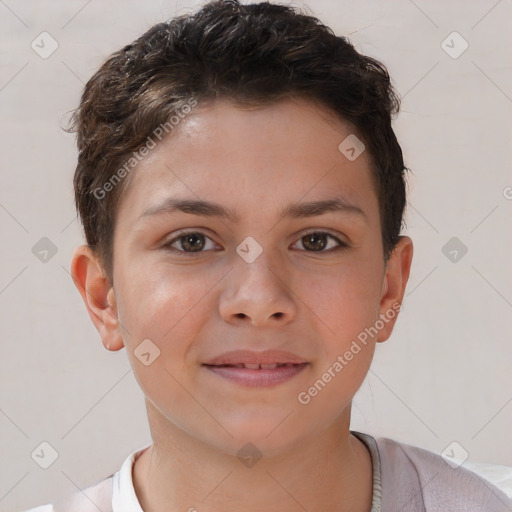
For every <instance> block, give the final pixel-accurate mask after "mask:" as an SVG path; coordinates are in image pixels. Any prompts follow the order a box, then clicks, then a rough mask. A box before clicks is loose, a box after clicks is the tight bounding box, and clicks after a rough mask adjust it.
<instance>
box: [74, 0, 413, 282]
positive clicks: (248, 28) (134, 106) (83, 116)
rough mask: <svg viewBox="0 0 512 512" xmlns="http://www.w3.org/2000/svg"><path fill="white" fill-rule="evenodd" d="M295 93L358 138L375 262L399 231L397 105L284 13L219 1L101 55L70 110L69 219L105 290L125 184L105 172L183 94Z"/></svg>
mask: <svg viewBox="0 0 512 512" xmlns="http://www.w3.org/2000/svg"><path fill="white" fill-rule="evenodd" d="M298 96H300V97H305V98H308V99H311V100H313V101H319V102H320V103H322V104H323V105H325V106H326V107H328V108H329V109H330V110H331V111H332V112H334V113H335V114H337V115H338V116H339V117H341V118H342V119H344V120H346V121H348V122H350V123H352V125H353V126H354V127H355V131H356V133H357V136H358V137H360V138H361V139H362V140H363V141H364V144H365V146H366V148H367V150H368V151H369V153H370V155H371V160H372V164H373V165H372V178H373V182H374V185H375V190H376V192H377V197H378V201H379V208H380V219H381V230H382V242H383V248H384V258H385V260H387V259H388V258H389V256H390V254H391V252H392V250H393V248H394V246H395V245H396V243H397V241H398V237H399V234H400V230H401V227H402V217H403V213H404V208H405V202H406V193H405V185H406V183H405V176H404V171H405V170H406V169H407V168H406V167H405V166H404V161H403V157H402V150H401V148H400V145H399V143H398V141H397V139H396V136H395V133H394V131H393V129H392V127H391V119H392V117H393V116H394V115H395V114H397V113H398V111H399V107H400V100H399V98H398V96H397V95H396V93H395V92H394V90H393V87H392V85H391V83H390V78H389V75H388V72H387V70H386V68H385V66H384V65H383V64H381V63H380V62H378V61H377V60H375V59H373V58H371V57H367V56H364V55H361V54H360V53H358V52H357V51H356V50H355V49H354V47H353V46H352V44H351V43H350V42H349V40H348V39H347V38H345V37H343V36H341V37H337V36H335V35H334V33H333V31H332V30H331V29H330V28H329V27H326V26H325V25H323V24H322V23H321V22H320V21H319V20H318V19H317V18H315V17H312V16H309V15H306V14H303V13H301V12H300V11H298V10H297V9H296V8H292V7H289V6H284V5H279V4H271V3H268V2H262V3H256V4H249V5H241V4H239V2H238V1H237V0H220V1H213V2H210V3H208V4H206V5H204V6H203V7H202V8H201V9H200V10H199V11H197V12H196V13H193V14H188V15H183V16H180V17H177V18H174V19H172V20H170V21H168V22H165V23H159V24H157V25H155V26H153V27H152V28H150V29H149V30H148V31H147V32H146V33H145V34H143V35H142V36H141V37H139V38H138V39H137V40H136V41H134V42H133V43H131V44H129V45H127V46H125V47H124V48H122V49H121V50H119V51H117V52H115V53H113V54H112V55H111V56H110V57H109V58H108V60H107V61H106V62H105V63H104V64H103V65H102V66H101V67H100V69H99V70H98V71H97V72H96V73H95V74H94V76H93V77H92V78H91V79H90V80H89V81H88V82H87V84H86V86H85V89H84V91H83V94H82V97H81V102H80V105H79V107H78V108H77V109H76V110H75V111H74V113H73V115H72V118H71V127H70V128H69V129H68V131H70V132H76V134H77V145H78V149H79V155H78V164H77V167H76V171H75V175H74V188H75V202H76V207H77V212H78V215H79V216H80V218H81V221H82V224H83V227H84V232H85V237H86V240H87V244H88V245H89V246H90V247H91V249H92V250H93V252H94V253H95V254H96V255H97V256H98V257H99V258H100V261H101V263H102V265H103V267H104V270H105V273H106V277H108V279H109V281H110V283H111V284H113V237H114V228H115V219H116V215H115V214H116V207H117V204H118V201H119V198H120V196H121V194H122V192H123V190H124V189H125V187H127V186H128V184H129V181H130V180H129V179H123V180H119V181H120V183H119V184H118V185H117V183H111V185H112V186H108V187H106V188H105V187H104V186H105V184H107V183H109V180H110V182H111V180H112V177H115V175H116V171H118V177H120V174H122V175H123V176H124V175H126V172H123V173H119V170H120V169H122V166H124V165H125V164H126V162H127V161H129V159H130V158H133V155H134V152H136V151H137V150H139V148H141V147H142V146H143V145H144V144H145V143H147V140H148V137H149V136H150V135H151V134H152V133H153V132H154V131H155V129H157V127H158V126H161V125H164V124H165V123H167V124H168V123H169V119H170V118H171V117H172V116H173V115H176V114H177V113H179V110H180V109H182V110H183V111H184V109H185V107H186V105H187V104H190V100H191V98H192V99H193V100H194V101H195V102H197V103H199V104H201V103H204V102H206V101H208V100H215V99H217V98H227V99H230V100H231V101H233V102H234V103H235V104H239V105H256V106H258V105H265V104H267V105H268V104H272V103H273V102H277V101H279V100H281V99H285V98H289V97H298ZM113 185H117V186H113ZM107 189H108V190H107ZM98 190H102V191H103V193H102V194H101V196H102V197H98V195H99V194H98ZM107 191H108V193H106V192H107Z"/></svg>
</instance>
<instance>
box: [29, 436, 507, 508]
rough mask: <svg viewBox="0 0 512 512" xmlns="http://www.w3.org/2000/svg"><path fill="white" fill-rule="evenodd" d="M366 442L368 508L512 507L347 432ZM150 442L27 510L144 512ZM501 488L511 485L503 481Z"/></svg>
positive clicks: (466, 476) (413, 453)
mask: <svg viewBox="0 0 512 512" xmlns="http://www.w3.org/2000/svg"><path fill="white" fill-rule="evenodd" d="M351 433H352V434H353V435H355V436H357V437H358V439H360V440H361V441H362V442H364V443H365V445H366V446H367V447H368V449H369V451H370V454H371V460H372V467H373V499H372V508H371V510H370V511H369V512H396V511H397V510H400V511H401V512H423V511H424V512H447V511H448V510H449V511H450V512H455V511H460V512H512V500H510V499H509V498H508V497H507V495H506V494H505V493H504V492H502V491H501V490H500V489H498V487H496V486H495V485H493V484H491V483H490V482H489V481H488V480H487V479H486V478H482V477H481V476H478V475H477V474H475V473H474V472H472V471H468V470H467V469H465V468H464V467H462V466H459V467H456V468H454V467H452V466H450V465H449V464H448V463H447V462H446V461H445V460H444V459H443V457H441V456H440V455H438V454H436V453H433V452H430V451H428V450H424V449H422V448H418V447H415V446H410V445H407V444H404V443H399V442H398V441H393V440H392V439H386V438H376V439H375V438H373V437H372V436H370V435H368V434H362V433H360V432H354V431H351ZM150 446H151V444H149V445H147V446H144V447H143V448H140V449H138V450H136V451H135V452H133V453H131V454H130V455H129V456H128V457H127V459H126V460H125V461H124V462H123V465H122V466H121V469H120V470H119V471H117V472H116V473H114V474H113V475H110V476H109V477H107V478H105V479H104V480H102V481H100V482H98V483H96V484H94V485H91V486H89V487H87V488H86V489H84V490H83V491H77V492H76V493H74V494H72V495H70V496H67V497H66V498H64V499H62V500H60V501H57V502H56V503H54V504H48V505H42V506H39V507H36V508H32V509H30V510H28V511H27V512H98V510H101V511H102V512H144V511H143V510H142V507H141V505H140V503H139V500H138V498H137V495H136V494H135V489H134V486H133V479H132V468H133V464H134V462H135V461H136V460H137V458H138V457H139V456H140V455H141V454H142V453H143V452H144V451H145V450H147V449H148V448H149V447H150ZM482 466H488V467H489V468H491V469H494V470H496V468H503V469H504V470H505V471H504V472H503V471H502V472H501V473H500V472H498V473H499V474H498V475H496V471H495V472H494V474H493V473H492V471H490V472H488V474H489V475H491V476H493V477H494V479H495V483H496V482H504V480H506V479H508V480H509V482H510V480H512V468H508V467H506V466H491V465H482ZM505 484H506V485H504V486H503V487H507V485H508V486H510V483H508V484H507V483H506V482H505Z"/></svg>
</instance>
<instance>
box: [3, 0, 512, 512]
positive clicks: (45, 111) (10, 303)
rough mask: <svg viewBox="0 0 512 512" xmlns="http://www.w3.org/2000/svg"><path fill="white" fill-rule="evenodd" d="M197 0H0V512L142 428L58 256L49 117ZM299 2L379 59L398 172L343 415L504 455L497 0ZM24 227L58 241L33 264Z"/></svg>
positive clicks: (55, 493) (85, 475) (61, 253)
mask: <svg viewBox="0 0 512 512" xmlns="http://www.w3.org/2000/svg"><path fill="white" fill-rule="evenodd" d="M198 5H200V2H184V1H181V2H177V1H172V0H169V1H165V2H164V1H155V0H145V1H144V2H134V1H120V0H117V1H108V2H107V1H100V0H93V1H86V0H79V1H75V0H73V1H67V2H58V1H50V0H27V1H18V2H16V1H15V0H2V1H0V34H1V38H2V51H1V52H0V64H1V69H2V72H1V79H0V108H1V111H0V112H1V128H0V129H1V133H0V141H1V142H0V143H1V148H0V149H1V150H0V159H1V177H0V180H1V181H0V227H1V239H0V243H1V261H0V307H1V311H2V321H1V323H0V329H1V341H2V346H1V350H2V354H1V358H0V364H1V379H2V382H1V384H2V386H1V394H0V413H1V414H0V452H1V453H2V457H1V459H0V460H1V470H0V511H2V512H4V511H11V510H20V509H23V508H28V507H30V506H35V505H36V504H42V503H47V502H50V501H53V500H55V499H56V498H58V497H59V496H61V495H66V494H68V493H70V492H73V491H75V490H77V489H78V488H83V487H85V486H87V485H90V484H91V483H93V482H96V481H98V480H100V479H102V478H104V477H106V476H108V475H110V474H111V473H113V472H114V471H116V470H118V469H119V467H120V465H121V462H122V461H123V460H124V459H125V458H126V456H127V455H128V454H129V453H130V452H131V451H133V450H135V449H137V448H139V447H142V446H143V445H144V444H146V443H148V442H150V436H149V429H148V425H147V418H146V412H145V408H144V403H143V395H142V392H141V391H140V389H139V388H138V385H137V383H136V381H135V379H134V376H133V373H132V371H131V369H130V366H129V364H128V360H127V357H126V353H125V352H124V350H123V351H120V352H116V353H111V352H108V351H106V350H105V349H104V348H103V346H102V344H101V342H100V338H99V336H98V334H97V331H96V330H95V329H94V327H93V325H92V323H91V322H90V320H89V317H88V315H87V313H86V310H85V307H84V305H83V303H82V299H81V297H80V296H79V294H78V292H77V290H76V289H75V287H74V285H73V283H72V280H71V277H70V275H69V263H70V258H71V254H72V251H73V249H74V248H75V246H77V245H78V244H80V243H82V235H81V232H80V228H79V225H78V223H77V220H76V218H75V210H74V204H73V195H72V176H73V171H74V166H75V159H76V151H75V146H74V138H73V136H72V135H68V134H66V133H65V132H63V131H62V130H61V128H60V125H64V123H65V121H66V119H67V117H66V116H67V113H68V112H70V111H71V110H72V109H73V108H74V107H76V106H77V104H78V101H79V95H80V93H81V90H82V87H83V85H84V84H85V82H86V81H87V80H88V79H89V77H90V76H91V75H92V73H93V72H94V71H95V70H96V69H97V67H98V66H99V65H100V64H101V63H102V61H103V60H104V59H105V58H106V57H107V56H108V55H109V54H110V53H111V52H112V51H114V50H117V49H118V48H120V47H121V46H123V45H124V44H126V43H128V42H130V41H132V40H133V39H134V38H136V37H138V36H139V35H141V34H142V32H143V31H145V30H146V29H147V28H149V27H150V26H151V25H153V24H154V23H156V22H160V21H163V20H166V19H168V18H169V17H172V16H174V15H176V14H183V13H184V12H187V11H188V10H189V9H190V8H191V7H195V6H198ZM295 5H302V4H301V2H298V1H297V2H295ZM307 5H308V6H309V10H310V12H312V13H314V14H315V15H316V16H318V17H319V18H320V19H321V20H322V21H324V22H325V23H326V24H328V25H330V26H331V27H332V28H333V30H334V31H335V32H336V33H338V34H344V35H348V36H349V37H350V39H351V41H352V42H353V43H354V44H355V45H356V48H357V49H358V50H360V51H362V52H363V53H367V54H369V55H372V56H375V57H377V58H378V59H380V60H382V61H383V62H384V63H385V64H386V65H387V67H388V68H389V71H390V74H391V76H392V77H393V79H394V83H395V85H396V87H397V89H398V91H399V92H400V94H401V95H402V97H403V105H402V112H401V114H400V116H399V119H398V120H397V121H396V123H395V126H396V131H397V135H398V138H399V140H400V142H401V144H402V148H403V150H404V153H405V158H406V165H408V166H409V167H410V168H411V169H412V170H413V172H414V174H413V175H411V179H410V182H409V183H410V195H409V209H408V212H407V229H406V234H408V235H409V236H411V237H412V238H413V240H414V243H415V256H414V262H413V268H412V274H411V278H410V282H409V286H408V291H407V296H406V299H405V302H404V310H403V311H402V314H401V316H400V319H399V321H398V324H397V327H396V330H395V332H394V335H393V337H392V339H391V340H390V341H388V342H387V343H385V344H383V345H380V346H378V349H377V353H376V356H375V360H374V364H373V367H372V370H371V371H370V373H369V375H368V378H367V380H366V381H365V383H364V384H363V386H362V388H361V390H360V392H359V393H358V395H357V396H356V399H355V406H354V414H353V424H352V428H353V429H356V430H360V431H363V432H368V433H371V434H374V435H379V436H384V437H392V438H395V439H398V440H400V441H403V442H407V443H410V444H415V445H418V446H423V447H425V448H428V449H431V450H433V451H436V452H442V451H443V450H444V449H445V448H446V447H447V446H448V445H449V444H450V443H452V442H453V441H456V442H457V443H459V444H460V445H461V446H462V447H463V449H465V450H466V451H467V452H468V453H469V459H470V460H471V461H476V462H488V463H494V464H506V465H512V443H511V442H510V432H511V427H512V372H511V371H510V369H511V363H512V357H511V356H512V343H511V334H512V333H511V330H512V329H511V328H512V325H511V321H510V320H511V308H512V289H511V267H510V261H512V255H511V239H512V231H511V229H510V213H511V208H512V200H511V199H510V198H511V197H512V189H511V188H510V187H512V177H511V175H510V169H511V163H512V162H511V160H512V158H511V149H510V148H511V143H510V141H511V105H512V99H511V98H512V92H511V83H512V76H511V75H512V73H511V62H512V55H511V53H512V44H511V40H510V33H511V27H510V19H512V6H511V2H510V1H505V0H503V1H496V0H479V1H476V0H473V1H462V0H461V1H450V2H448V1H445V0H442V1H441V0H437V1H428V2H427V1H426V0H415V1H414V2H413V1H412V0H394V1H389V0H388V1H386V2H382V1H380V2H379V1H369V0H365V1H359V2H353V1H349V0H344V1H334V0H332V1H328V0H314V1H310V2H307ZM43 31H47V32H48V33H49V34H51V36H52V37H53V38H54V39H55V40H56V41H57V43H58V45H59V46H58V49H57V50H56V51H55V52H54V53H53V54H52V55H51V56H49V57H48V58H47V59H43V58H41V57H40V56H39V55H38V54H37V53H36V52H35V51H34V50H33V49H32V48H31V42H32V41H33V40H34V39H36V37H37V36H38V35H39V34H40V33H41V32H43ZM453 31H457V32H458V33H460V35H461V36H462V37H463V38H464V39H465V40H466V41H467V42H468V44H469V48H468V49H467V50H466V51H465V52H464V53H463V54H462V55H460V56H459V57H458V58H456V59H454V58H452V57H450V56H449V55H448V54H447V53H446V52H445V51H444V49H443V48H442V46H441V43H442V41H443V40H444V39H445V38H446V37H447V36H448V35H449V34H451V33H452V32H453ZM448 41H450V39H449V40H448ZM36 42H37V40H36ZM448 44H450V45H452V46H454V49H455V50H457V49H458V48H460V42H456V41H454V43H453V44H452V43H450V42H449V43H448ZM46 48H48V46H47V47H46ZM507 187H508V188H507ZM42 237H48V238H49V239H50V240H51V241H52V243H53V244H54V245H55V246H56V249H57V253H56V254H55V255H54V256H53V257H51V258H50V259H49V260H48V261H47V262H46V263H43V262H41V261H40V260H39V259H38V258H36V256H35V255H34V254H33V252H32V248H33V247H34V245H35V244H36V243H37V242H38V241H39V240H40V239H41V238H42ZM452 237H457V238H458V239H459V240H460V241H461V242H463V243H464V244H465V246H467V248H468V252H467V254H465V255H464V256H463V257H462V258H461V259H460V260H459V261H458V262H455V263H454V262H452V261H450V260H449V259H448V258H447V257H446V256H445V254H444V253H443V252H442V248H443V246H444V245H445V244H446V243H447V242H448V240H450V239H451V238H452ZM43 441H46V442H48V443H49V444H50V445H51V446H53V447H54V449H55V450H56V451H57V452H58V455H59V456H58V458H57V460H56V461H55V463H54V464H53V465H51V466H50V467H49V468H48V469H46V470H45V469H42V468H41V467H39V466H38V465H37V464H36V463H35V462H34V460H32V458H31V453H32V452H33V451H34V450H35V449H36V447H38V446H39V445H40V443H41V442H43Z"/></svg>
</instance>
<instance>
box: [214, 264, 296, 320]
mask: <svg viewBox="0 0 512 512" xmlns="http://www.w3.org/2000/svg"><path fill="white" fill-rule="evenodd" d="M297 300H298V299H297V297H296V295H294V293H293V291H292V289H291V287H290V284H289V278H287V275H286V274H285V273H284V272H283V271H282V270H281V271H280V270H278V269H277V268H276V267H275V266H273V267H272V268H271V267H270V266H269V261H268V259H267V258H265V257H263V255H261V256H260V257H259V258H258V259H257V260H256V261H254V262H252V263H246V262H245V261H243V260H241V261H238V262H237V263H236V264H235V268H234V270H233V271H232V272H230V273H229V276H228V277H227V280H226V282H225V288H224V289H223V291H222V293H221V295H220V303H219V310H220V315H221V317H222V318H223V319H224V320H225V321H226V322H229V323H233V324H240V323H242V324H243V323H248V324H250V325H252V326H254V327H265V326H268V327H271V326H283V325H286V324H287V323H289V322H291V321H292V320H293V318H295V316H296V314H297V310H298V305H297Z"/></svg>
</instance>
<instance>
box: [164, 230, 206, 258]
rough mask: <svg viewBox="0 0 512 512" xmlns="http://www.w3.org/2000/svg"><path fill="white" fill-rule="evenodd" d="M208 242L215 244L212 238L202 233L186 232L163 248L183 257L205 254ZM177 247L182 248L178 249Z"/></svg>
mask: <svg viewBox="0 0 512 512" xmlns="http://www.w3.org/2000/svg"><path fill="white" fill-rule="evenodd" d="M206 240H209V241H210V242H211V243H212V244H214V242H213V240H212V239H211V238H209V237H208V236H206V235H205V234H204V233H201V232H200V231H185V232H182V233H180V234H179V235H178V236H176V237H174V238H173V239H172V240H170V241H169V242H167V243H165V244H164V245H163V247H164V248H165V249H168V250H170V251H172V252H174V253H175V254H179V255H181V256H183V255H193V254H197V253H201V252H204V250H203V249H204V248H205V245H207V244H206ZM176 245H178V247H180V248H176V247H175V246H176Z"/></svg>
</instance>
